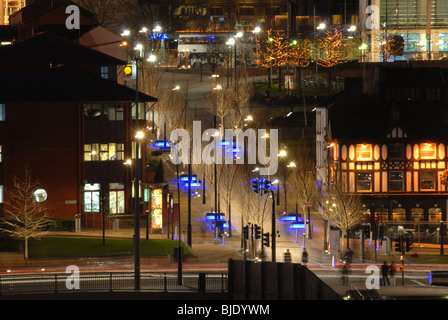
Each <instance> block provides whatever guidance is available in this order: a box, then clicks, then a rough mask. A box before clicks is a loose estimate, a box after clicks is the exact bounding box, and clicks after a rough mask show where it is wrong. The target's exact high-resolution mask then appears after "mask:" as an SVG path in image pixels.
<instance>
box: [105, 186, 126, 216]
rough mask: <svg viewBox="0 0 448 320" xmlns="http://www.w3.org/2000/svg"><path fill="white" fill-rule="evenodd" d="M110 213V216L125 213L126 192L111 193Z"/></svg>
mask: <svg viewBox="0 0 448 320" xmlns="http://www.w3.org/2000/svg"><path fill="white" fill-rule="evenodd" d="M109 212H110V214H122V213H124V190H111V191H109Z"/></svg>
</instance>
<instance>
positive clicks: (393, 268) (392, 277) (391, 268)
mask: <svg viewBox="0 0 448 320" xmlns="http://www.w3.org/2000/svg"><path fill="white" fill-rule="evenodd" d="M396 271H397V267H396V266H395V262H393V261H392V262H391V264H390V266H389V274H390V282H391V283H392V285H393V286H394V285H395V272H396Z"/></svg>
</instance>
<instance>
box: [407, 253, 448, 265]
mask: <svg viewBox="0 0 448 320" xmlns="http://www.w3.org/2000/svg"><path fill="white" fill-rule="evenodd" d="M405 259H406V261H409V262H412V263H421V264H448V255H443V256H442V255H440V254H420V255H419V256H418V258H414V257H412V256H411V255H410V254H406V255H405Z"/></svg>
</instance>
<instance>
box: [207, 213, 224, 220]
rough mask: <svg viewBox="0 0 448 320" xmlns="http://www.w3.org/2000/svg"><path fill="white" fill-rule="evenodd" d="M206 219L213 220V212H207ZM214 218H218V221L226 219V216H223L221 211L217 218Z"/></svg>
mask: <svg viewBox="0 0 448 320" xmlns="http://www.w3.org/2000/svg"><path fill="white" fill-rule="evenodd" d="M206 220H208V221H215V214H214V213H210V212H208V213H207V218H206ZM216 220H218V221H226V218H225V217H224V214H223V213H221V214H219V215H218V219H216Z"/></svg>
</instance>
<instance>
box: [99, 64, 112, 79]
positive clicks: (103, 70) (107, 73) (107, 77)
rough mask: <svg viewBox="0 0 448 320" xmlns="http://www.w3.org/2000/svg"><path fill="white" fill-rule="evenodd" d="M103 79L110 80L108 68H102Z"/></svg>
mask: <svg viewBox="0 0 448 320" xmlns="http://www.w3.org/2000/svg"><path fill="white" fill-rule="evenodd" d="M101 78H104V79H108V80H109V79H110V68H109V67H108V66H102V67H101Z"/></svg>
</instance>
